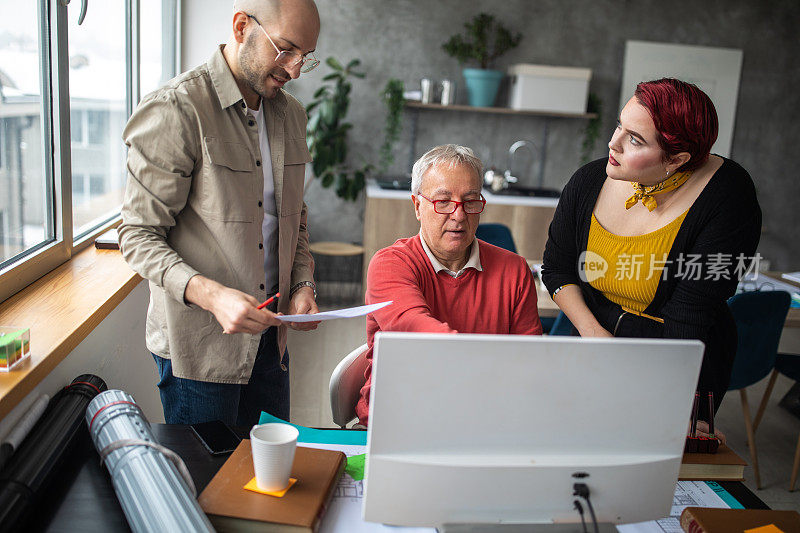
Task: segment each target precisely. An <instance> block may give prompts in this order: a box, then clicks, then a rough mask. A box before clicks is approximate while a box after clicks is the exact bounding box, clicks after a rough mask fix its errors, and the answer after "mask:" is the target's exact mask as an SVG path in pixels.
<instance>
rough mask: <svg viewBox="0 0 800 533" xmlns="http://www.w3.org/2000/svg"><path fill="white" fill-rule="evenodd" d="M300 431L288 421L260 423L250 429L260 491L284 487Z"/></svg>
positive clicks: (272, 490) (287, 482)
mask: <svg viewBox="0 0 800 533" xmlns="http://www.w3.org/2000/svg"><path fill="white" fill-rule="evenodd" d="M298 435H299V432H298V431H297V428H295V427H294V426H290V425H289V424H279V423H271V424H261V425H260V426H253V429H251V430H250V447H251V449H252V452H253V468H254V469H255V473H256V485H258V488H259V489H260V490H263V491H268V492H274V491H279V490H283V489H285V488H286V486H287V485H288V484H289V474H290V473H291V471H292V464H293V463H294V452H295V449H296V448H297V436H298Z"/></svg>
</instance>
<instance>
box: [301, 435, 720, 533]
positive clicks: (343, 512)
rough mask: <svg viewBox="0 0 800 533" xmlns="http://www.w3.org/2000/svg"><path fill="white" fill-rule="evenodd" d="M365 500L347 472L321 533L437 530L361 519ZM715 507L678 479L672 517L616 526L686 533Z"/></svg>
mask: <svg viewBox="0 0 800 533" xmlns="http://www.w3.org/2000/svg"><path fill="white" fill-rule="evenodd" d="M303 446H306V447H308V448H321V449H323V450H337V451H341V452H344V454H345V455H347V456H348V457H349V456H351V455H359V454H362V453H366V451H367V447H366V446H357V445H341V444H313V443H308V442H304V443H303ZM363 502H364V481H363V480H361V481H356V480H354V479H353V478H352V477H350V476H349V475H347V474H344V475H343V476H342V479H341V481H339V485H338V486H337V488H336V492H335V493H334V496H333V499H332V500H331V503H330V506H329V507H328V510H327V511H326V512H325V516H324V517H323V518H322V523H321V524H320V528H319V530H320V533H373V532H375V533H378V532H389V531H396V532H397V533H434V532H435V529H429V528H422V527H421V528H414V527H396V526H386V525H383V524H376V523H374V522H365V521H364V519H362V518H361V507H362V505H363ZM690 506H693V507H715V508H719V509H728V508H729V506H728V504H727V503H725V501H723V499H722V498H720V497H719V495H717V493H716V492H714V490H713V489H712V488H711V487H709V486H708V485H707V484H706V482H705V481H678V482H677V484H676V486H675V495H674V496H673V500H672V509H671V510H670V516H668V517H666V518H662V519H661V520H651V521H650V522H640V523H638V524H621V525H618V526H617V531H619V532H620V533H683V529H682V528H681V526H680V516H681V513H682V512H683V510H684V509H686V508H687V507H690Z"/></svg>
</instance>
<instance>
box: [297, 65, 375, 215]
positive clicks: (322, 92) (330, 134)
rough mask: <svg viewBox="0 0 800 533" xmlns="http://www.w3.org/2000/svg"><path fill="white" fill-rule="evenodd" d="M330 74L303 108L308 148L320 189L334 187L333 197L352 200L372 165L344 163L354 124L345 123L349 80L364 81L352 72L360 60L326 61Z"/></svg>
mask: <svg viewBox="0 0 800 533" xmlns="http://www.w3.org/2000/svg"><path fill="white" fill-rule="evenodd" d="M325 62H326V63H327V64H328V66H329V67H331V68H332V69H333V72H332V73H330V74H328V75H327V76H325V77H324V78H322V80H323V81H324V82H326V83H325V84H324V85H323V86H322V87H320V88H319V89H317V91H316V92H315V93H314V100H313V101H311V103H309V104H308V106H306V112H307V113H308V115H309V119H308V126H307V128H306V138H307V140H308V149H309V151H310V152H311V157H312V158H313V163H312V169H313V171H314V175H315V176H316V177H317V178H319V179H320V180H322V186H323V187H331V186H333V185H335V187H336V195H337V196H339V197H340V198H343V199H345V200H353V201H355V200H356V199H357V198H358V195H359V193H360V192H361V191H362V190H363V189H364V186H365V185H366V177H367V174H368V173H369V172H370V171H371V170H372V165H370V164H366V165H364V166H362V167H359V168H352V167H350V166H348V165H347V164H346V160H347V132H348V131H349V130H350V128H352V127H353V125H352V124H351V123H349V122H346V121H345V116H346V115H347V109H348V107H349V106H350V90H351V89H352V86H351V84H350V81H349V79H350V77H351V76H353V77H356V78H363V77H364V73H363V72H357V71H356V70H354V69H355V68H356V67H358V65H360V64H361V61H360V60H358V59H353V60H352V61H350V62H349V63H348V64H347V66H342V64H341V63H339V61H337V60H336V59H335V58H333V57H329V58H328V59H326V60H325Z"/></svg>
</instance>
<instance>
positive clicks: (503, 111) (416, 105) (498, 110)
mask: <svg viewBox="0 0 800 533" xmlns="http://www.w3.org/2000/svg"><path fill="white" fill-rule="evenodd" d="M406 107H408V108H411V109H429V110H432V111H435V110H441V111H472V112H474V113H492V114H496V115H532V116H538V117H553V118H585V119H591V118H597V113H557V112H555V111H528V110H517V109H511V108H510V107H473V106H469V105H441V104H423V103H420V102H413V101H411V102H406Z"/></svg>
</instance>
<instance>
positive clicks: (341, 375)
mask: <svg viewBox="0 0 800 533" xmlns="http://www.w3.org/2000/svg"><path fill="white" fill-rule="evenodd" d="M368 364H369V361H367V345H366V344H362V345H361V346H359V347H358V348H356V349H355V350H353V351H352V352H350V353H349V354H347V355H346V356H345V357H344V359H342V360H341V361H339V364H338V365H336V368H335V369H333V373H332V374H331V381H330V384H329V386H328V391H329V392H330V395H331V414H332V415H333V421H334V422H335V423H336V425H338V426H339V427H341V428H344V427H346V426H347V424H348V423H349V422H350V421H351V420H353V419H354V418H355V417H356V403H358V394H359V392H360V391H361V387H363V386H364V383H365V378H364V372H365V371H366V369H367V365H368Z"/></svg>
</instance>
